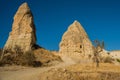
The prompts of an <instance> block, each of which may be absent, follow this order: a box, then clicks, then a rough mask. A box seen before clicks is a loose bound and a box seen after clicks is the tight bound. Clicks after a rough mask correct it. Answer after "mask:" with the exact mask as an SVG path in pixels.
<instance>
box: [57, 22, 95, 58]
mask: <svg viewBox="0 0 120 80" xmlns="http://www.w3.org/2000/svg"><path fill="white" fill-rule="evenodd" d="M59 47H60V49H59V52H60V53H63V54H66V55H70V56H81V57H82V56H88V55H91V54H93V45H92V43H91V41H90V40H89V38H88V35H87V33H86V32H85V30H84V29H83V27H82V26H81V24H80V23H79V22H78V21H74V22H73V24H71V25H70V26H69V28H68V29H67V31H66V32H65V33H64V35H63V36H62V40H61V42H60V44H59Z"/></svg>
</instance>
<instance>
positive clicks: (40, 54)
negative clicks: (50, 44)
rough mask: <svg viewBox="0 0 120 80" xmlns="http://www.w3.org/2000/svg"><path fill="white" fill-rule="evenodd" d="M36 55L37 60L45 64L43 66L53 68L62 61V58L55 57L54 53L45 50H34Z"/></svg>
mask: <svg viewBox="0 0 120 80" xmlns="http://www.w3.org/2000/svg"><path fill="white" fill-rule="evenodd" d="M34 54H35V57H36V60H37V61H40V62H41V63H42V64H43V66H51V65H54V64H57V63H59V62H61V61H62V60H61V58H60V56H58V55H55V54H54V53H52V52H50V51H48V50H45V49H43V48H39V49H36V50H34Z"/></svg>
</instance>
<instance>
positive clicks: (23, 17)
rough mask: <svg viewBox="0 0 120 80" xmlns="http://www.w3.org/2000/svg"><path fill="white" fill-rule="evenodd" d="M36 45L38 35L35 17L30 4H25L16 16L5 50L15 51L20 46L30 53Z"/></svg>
mask: <svg viewBox="0 0 120 80" xmlns="http://www.w3.org/2000/svg"><path fill="white" fill-rule="evenodd" d="M35 44H36V35H35V25H34V22H33V16H32V13H31V10H30V8H29V7H28V4H27V3H23V4H22V5H21V6H20V7H19V9H18V11H17V12H16V14H15V16H14V22H13V25H12V31H11V32H10V34H9V37H8V40H7V42H6V44H5V46H4V48H5V49H11V50H14V48H15V47H16V46H18V47H20V48H21V49H22V50H23V51H28V50H30V49H31V48H32V46H33V45H35Z"/></svg>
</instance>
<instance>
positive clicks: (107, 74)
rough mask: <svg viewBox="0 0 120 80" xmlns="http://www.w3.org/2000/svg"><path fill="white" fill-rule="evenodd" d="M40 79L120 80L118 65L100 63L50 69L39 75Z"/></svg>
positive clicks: (119, 67)
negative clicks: (97, 64) (97, 66)
mask: <svg viewBox="0 0 120 80" xmlns="http://www.w3.org/2000/svg"><path fill="white" fill-rule="evenodd" d="M40 78H41V79H40V80H120V66H117V65H114V64H109V63H100V67H99V68H96V67H95V65H92V64H75V65H72V66H69V67H65V68H59V69H51V70H49V71H47V72H45V73H42V74H41V75H40Z"/></svg>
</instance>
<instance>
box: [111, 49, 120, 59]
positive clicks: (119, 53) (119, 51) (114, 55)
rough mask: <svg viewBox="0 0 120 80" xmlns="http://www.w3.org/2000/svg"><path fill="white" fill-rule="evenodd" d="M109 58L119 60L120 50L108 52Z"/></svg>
mask: <svg viewBox="0 0 120 80" xmlns="http://www.w3.org/2000/svg"><path fill="white" fill-rule="evenodd" d="M110 56H111V57H112V58H114V59H120V50H114V51H110Z"/></svg>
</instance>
